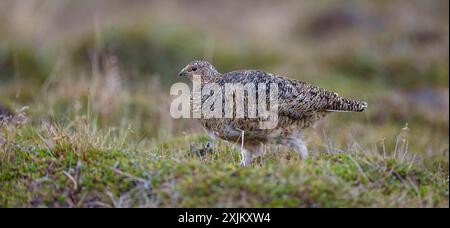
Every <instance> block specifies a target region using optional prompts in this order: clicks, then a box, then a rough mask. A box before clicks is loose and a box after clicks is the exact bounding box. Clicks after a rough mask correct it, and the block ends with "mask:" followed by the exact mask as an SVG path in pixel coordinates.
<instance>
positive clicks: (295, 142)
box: [284, 138, 309, 159]
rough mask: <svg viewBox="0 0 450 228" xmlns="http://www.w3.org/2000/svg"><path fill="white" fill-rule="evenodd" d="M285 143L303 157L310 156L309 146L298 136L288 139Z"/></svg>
mask: <svg viewBox="0 0 450 228" xmlns="http://www.w3.org/2000/svg"><path fill="white" fill-rule="evenodd" d="M284 143H285V145H287V146H289V147H290V148H291V149H293V150H295V151H296V152H297V153H298V154H299V155H300V158H301V159H306V158H308V155H309V153H308V148H307V147H306V144H305V143H304V142H303V140H301V139H298V138H294V139H287V140H286V141H285V142H284Z"/></svg>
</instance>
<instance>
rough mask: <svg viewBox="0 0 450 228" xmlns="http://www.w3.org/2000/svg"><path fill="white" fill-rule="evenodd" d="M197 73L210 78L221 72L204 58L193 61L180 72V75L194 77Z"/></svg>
mask: <svg viewBox="0 0 450 228" xmlns="http://www.w3.org/2000/svg"><path fill="white" fill-rule="evenodd" d="M196 75H198V76H200V77H202V78H206V79H208V78H212V77H216V76H219V75H220V73H219V72H218V71H217V70H216V68H214V66H213V65H211V63H208V62H207V61H204V60H195V61H192V62H191V63H189V64H188V65H187V66H185V67H184V68H183V69H182V70H181V71H180V73H178V76H181V77H188V78H189V79H193V78H194V76H196Z"/></svg>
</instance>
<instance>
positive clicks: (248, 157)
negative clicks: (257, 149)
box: [240, 148, 252, 167]
mask: <svg viewBox="0 0 450 228" xmlns="http://www.w3.org/2000/svg"><path fill="white" fill-rule="evenodd" d="M250 162H252V154H251V153H250V152H249V151H248V150H246V149H244V148H241V163H240V166H241V167H245V166H247V165H248V164H250Z"/></svg>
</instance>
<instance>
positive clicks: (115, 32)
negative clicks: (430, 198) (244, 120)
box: [0, 0, 449, 154]
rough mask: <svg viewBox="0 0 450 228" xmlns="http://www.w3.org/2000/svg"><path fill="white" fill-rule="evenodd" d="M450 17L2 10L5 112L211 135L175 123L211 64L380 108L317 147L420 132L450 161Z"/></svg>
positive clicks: (399, 8) (395, 11) (395, 10)
mask: <svg viewBox="0 0 450 228" xmlns="http://www.w3.org/2000/svg"><path fill="white" fill-rule="evenodd" d="M448 10H449V2H448V1H447V0H430V1H422V0H393V1H392V0H389V1H388V0H377V1H375V0H373V1H369V0H365V1H360V0H348V1H339V0H335V1H331V0H319V1H257V0H248V1H208V0H192V1H144V0H127V1H125V0H108V1H101V0H98V1H88V0H80V1H68V0H45V1H34V0H20V1H14V0H1V1H0V111H1V112H7V110H9V111H14V110H17V109H19V108H20V107H22V106H29V110H28V113H29V116H30V119H31V121H32V122H33V121H34V122H36V121H47V120H49V121H50V120H56V121H60V122H64V121H66V120H71V119H73V118H76V117H79V116H89V115H92V116H94V117H95V118H94V120H95V122H96V124H98V126H100V127H105V128H132V129H134V133H135V135H136V138H147V139H155V140H157V139H163V138H168V137H172V136H175V135H180V134H186V133H191V132H192V133H197V132H201V129H200V127H199V125H198V124H196V122H195V121H190V120H174V119H172V118H171V117H170V115H169V105H170V101H171V99H173V97H170V95H169V88H170V85H171V84H173V83H175V82H178V81H180V80H181V79H179V78H177V76H176V73H177V72H178V71H179V70H180V69H181V68H182V67H184V66H185V65H186V64H187V63H188V62H190V61H192V60H195V59H206V60H209V61H211V62H212V63H213V65H215V66H216V68H217V69H218V70H219V71H220V72H228V71H231V70H237V69H244V68H245V69H261V70H265V71H269V72H272V73H276V74H280V75H284V76H287V77H290V78H295V79H300V80H303V81H306V82H309V83H312V84H316V85H318V86H321V87H323V88H326V89H329V90H333V91H336V92H338V93H339V94H340V95H343V96H346V97H350V98H360V99H364V100H367V101H368V102H369V109H368V111H367V112H366V113H364V114H334V115H332V116H330V118H326V119H325V120H323V121H321V122H320V123H319V125H318V126H317V127H316V129H318V130H313V134H312V135H313V136H311V138H313V139H314V138H315V137H316V138H322V137H323V136H324V135H325V134H326V135H331V136H332V137H330V138H333V140H339V138H349V137H352V138H353V137H354V138H356V139H357V140H358V141H361V142H368V143H376V142H378V141H380V140H383V139H384V138H386V137H387V138H395V136H396V135H397V133H398V132H399V130H400V129H401V128H402V127H404V126H405V125H406V124H408V127H409V129H410V137H411V138H412V139H413V142H414V146H415V147H414V150H418V151H423V152H425V153H428V152H429V153H437V152H438V153H446V154H448V130H449V125H448V123H449V118H448V114H449V97H448V96H449V90H448V84H449V65H448V61H449V12H448ZM181 81H183V82H186V83H187V82H188V81H187V80H186V81H185V80H181ZM322 129H325V130H323V131H322ZM430 151H431V152H430Z"/></svg>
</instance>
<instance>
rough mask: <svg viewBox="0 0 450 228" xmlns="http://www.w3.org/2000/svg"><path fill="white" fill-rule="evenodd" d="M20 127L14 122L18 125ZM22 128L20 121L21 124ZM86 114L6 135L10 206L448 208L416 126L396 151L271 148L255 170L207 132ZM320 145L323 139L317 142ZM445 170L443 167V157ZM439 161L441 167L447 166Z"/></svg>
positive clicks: (5, 187)
mask: <svg viewBox="0 0 450 228" xmlns="http://www.w3.org/2000/svg"><path fill="white" fill-rule="evenodd" d="M11 122H14V121H11ZM16 122H18V121H16ZM92 123H93V122H88V121H87V118H82V117H80V118H79V119H78V120H76V121H73V122H70V123H68V124H66V125H60V124H57V123H51V124H49V123H29V124H26V125H23V122H18V123H16V124H14V123H12V124H8V125H7V126H5V128H3V129H2V131H3V134H2V135H3V137H4V139H5V141H4V142H3V144H2V146H1V149H2V150H0V152H1V153H0V159H1V163H0V174H1V175H0V205H1V206H2V207H447V206H448V191H449V190H448V186H449V185H448V157H447V158H446V160H445V158H442V159H443V160H441V161H440V162H441V163H440V165H441V167H440V168H439V169H435V170H431V169H430V167H429V166H426V165H424V163H422V160H421V159H419V158H418V157H417V156H416V155H414V154H411V153H410V151H409V147H410V146H411V145H410V142H408V138H407V135H406V134H407V131H408V130H407V129H406V128H405V129H403V130H402V132H401V133H400V135H399V136H398V138H397V139H396V140H395V142H396V143H395V144H396V145H395V147H394V149H393V150H389V149H388V148H389V145H384V144H382V145H381V146H382V148H381V149H379V150H374V149H366V148H364V147H363V146H361V145H359V144H358V143H356V142H354V143H352V144H351V145H349V146H348V148H347V150H346V151H345V152H344V151H340V150H339V149H338V148H336V147H335V146H333V145H328V146H327V148H326V149H324V150H320V151H316V152H315V153H314V155H313V156H312V157H311V158H309V159H307V160H300V159H299V158H298V156H297V155H296V154H295V153H294V152H290V151H286V150H285V149H283V148H281V149H277V148H268V150H267V153H266V154H265V155H264V156H263V157H261V158H259V159H257V160H256V161H255V162H254V163H253V164H252V165H250V166H249V167H245V168H241V167H239V165H238V164H239V153H238V151H237V150H236V149H235V148H234V147H233V146H232V145H230V144H228V143H222V142H218V144H217V145H216V147H215V149H214V152H213V153H205V154H203V155H200V154H199V153H197V151H198V149H200V148H203V147H204V146H205V145H206V143H207V142H208V137H206V136H205V135H191V134H188V135H184V136H178V137H175V138H172V139H170V140H166V141H148V140H140V141H135V136H134V135H133V131H132V129H128V130H118V131H114V130H108V131H106V132H104V131H102V130H99V129H98V128H97V127H96V126H95V125H93V124H92ZM317 143H318V142H317ZM435 163H436V164H437V163H438V161H437V160H435ZM436 164H433V165H432V166H431V167H437V166H436Z"/></svg>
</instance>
